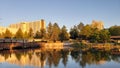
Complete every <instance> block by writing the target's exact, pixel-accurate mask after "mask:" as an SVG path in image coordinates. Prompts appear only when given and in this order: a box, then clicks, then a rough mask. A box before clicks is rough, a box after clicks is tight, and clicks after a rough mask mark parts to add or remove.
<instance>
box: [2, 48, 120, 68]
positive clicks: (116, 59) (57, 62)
mask: <svg viewBox="0 0 120 68" xmlns="http://www.w3.org/2000/svg"><path fill="white" fill-rule="evenodd" d="M119 67H120V55H118V54H117V55H116V54H111V53H110V52H109V51H94V52H93V51H84V52H81V51H80V50H79V49H72V50H70V49H44V48H40V49H29V50H28V49H24V50H14V51H9V50H8V51H7V50H5V51H0V68H119Z"/></svg>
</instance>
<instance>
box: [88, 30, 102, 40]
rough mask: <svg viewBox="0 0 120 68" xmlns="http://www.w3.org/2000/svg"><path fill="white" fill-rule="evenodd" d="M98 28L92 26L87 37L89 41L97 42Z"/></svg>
mask: <svg viewBox="0 0 120 68" xmlns="http://www.w3.org/2000/svg"><path fill="white" fill-rule="evenodd" d="M99 32H100V31H99V29H98V28H92V34H91V35H90V37H89V40H90V41H91V42H99V40H100V37H99Z"/></svg>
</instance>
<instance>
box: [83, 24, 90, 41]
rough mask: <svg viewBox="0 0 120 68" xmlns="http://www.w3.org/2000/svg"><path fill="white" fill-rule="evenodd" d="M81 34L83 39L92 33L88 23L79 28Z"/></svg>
mask: <svg viewBox="0 0 120 68" xmlns="http://www.w3.org/2000/svg"><path fill="white" fill-rule="evenodd" d="M81 34H82V35H84V36H85V39H88V38H89V37H90V35H91V34H92V28H91V26H90V25H86V26H84V27H83V29H82V30H81Z"/></svg>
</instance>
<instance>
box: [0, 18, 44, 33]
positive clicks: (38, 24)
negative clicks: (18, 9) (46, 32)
mask: <svg viewBox="0 0 120 68" xmlns="http://www.w3.org/2000/svg"><path fill="white" fill-rule="evenodd" d="M19 28H20V29H22V31H23V32H28V31H29V29H30V28H32V30H33V33H36V32H37V31H40V29H42V28H44V29H45V28H46V26H45V21H44V20H43V19H42V20H40V21H34V22H20V23H16V24H10V25H9V27H0V33H4V32H5V31H6V29H8V30H10V32H12V33H13V34H15V33H16V32H17V30H18V29H19Z"/></svg>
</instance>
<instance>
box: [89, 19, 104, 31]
mask: <svg viewBox="0 0 120 68" xmlns="http://www.w3.org/2000/svg"><path fill="white" fill-rule="evenodd" d="M91 27H92V28H97V29H99V30H102V29H104V24H103V22H102V21H95V20H93V21H92V24H91Z"/></svg>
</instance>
